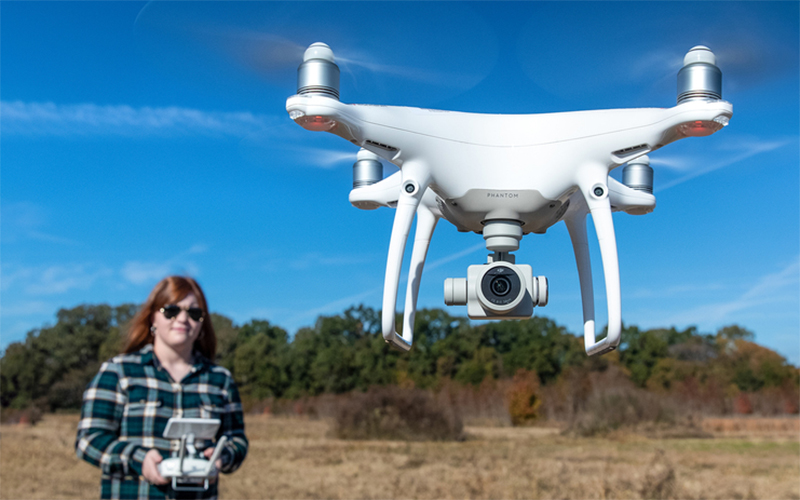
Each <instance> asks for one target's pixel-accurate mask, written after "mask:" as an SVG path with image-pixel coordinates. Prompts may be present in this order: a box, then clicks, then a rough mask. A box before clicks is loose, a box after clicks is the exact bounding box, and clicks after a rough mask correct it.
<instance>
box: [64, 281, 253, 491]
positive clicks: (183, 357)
mask: <svg viewBox="0 0 800 500" xmlns="http://www.w3.org/2000/svg"><path fill="white" fill-rule="evenodd" d="M216 347H217V339H216V337H215V335H214V327H213V326H212V325H211V318H210V317H209V313H208V306H207V305H206V299H205V296H204V295H203V291H202V290H201V289H200V286H199V285H198V284H197V282H195V281H194V280H193V279H192V278H184V277H178V276H171V277H168V278H165V279H163V280H161V282H159V283H158V284H157V285H156V286H155V288H154V289H153V291H152V292H151V293H150V296H149V297H148V298H147V301H146V302H145V303H144V305H142V308H141V309H140V310H139V312H138V313H137V314H136V316H135V317H134V318H133V320H132V324H131V327H130V330H129V331H128V337H127V343H126V346H125V349H124V352H123V354H120V355H118V356H115V357H114V358H112V359H111V360H109V361H107V362H105V363H103V365H102V366H101V367H100V372H99V373H98V374H97V375H96V376H95V377H94V379H93V380H92V382H91V383H90V384H89V386H88V387H87V389H86V392H85V393H84V395H83V409H82V411H81V420H80V422H79V424H78V438H77V441H76V443H75V449H76V452H77V454H78V457H80V458H82V459H84V460H86V461H87V462H89V463H90V464H92V465H96V466H98V467H100V469H101V470H102V480H101V498H137V499H142V498H172V497H186V496H187V495H188V496H189V497H197V498H214V497H216V496H217V484H216V481H211V484H209V487H208V489H207V490H205V491H201V492H190V493H187V492H183V491H178V492H176V491H174V490H173V489H172V484H171V481H170V480H169V479H165V478H164V477H162V476H161V475H160V474H159V471H158V464H159V463H160V462H161V461H162V460H163V459H164V458H168V457H170V456H171V452H170V441H169V440H167V439H164V438H163V434H164V427H165V426H166V424H167V421H168V420H169V419H170V418H171V417H187V418H192V417H194V418H218V419H219V420H220V421H221V425H220V428H219V431H218V432H217V436H216V439H215V441H214V442H215V443H216V441H218V440H219V439H220V438H221V437H222V436H223V435H224V436H227V439H228V440H227V443H226V444H225V447H224V448H223V451H222V454H221V456H220V458H219V459H218V460H217V463H216V465H217V469H218V470H221V471H222V472H224V473H230V472H233V471H235V470H236V469H237V468H238V467H239V465H241V463H242V460H244V457H245V455H246V454H247V445H248V443H247V438H246V437H245V435H244V419H243V416H242V405H241V401H240V399H239V392H238V390H237V388H236V384H235V383H234V381H233V378H232V377H231V374H230V372H229V371H228V370H226V369H225V368H222V367H219V366H216V365H215V364H214V363H212V360H213V359H214V355H215V352H216ZM211 444H212V443H211V442H208V443H207V445H211ZM212 452H213V446H209V447H208V448H206V449H205V451H204V454H205V456H206V458H208V457H209V456H210V455H211V453H212Z"/></svg>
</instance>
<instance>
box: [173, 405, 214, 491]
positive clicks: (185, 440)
mask: <svg viewBox="0 0 800 500" xmlns="http://www.w3.org/2000/svg"><path fill="white" fill-rule="evenodd" d="M219 426H220V421H219V419H208V418H179V417H173V418H170V419H169V420H168V421H167V427H166V428H165V429H164V437H165V438H167V439H170V440H172V443H173V446H172V457H170V458H167V459H165V460H162V461H161V463H159V464H158V472H159V474H161V476H162V477H164V478H171V479H172V489H173V490H175V491H205V490H207V489H208V481H209V479H210V478H211V477H214V476H216V475H218V474H219V471H218V470H217V467H216V466H215V465H214V464H215V462H216V461H217V459H218V458H219V457H220V455H221V453H222V449H223V447H224V446H225V442H226V441H227V439H228V438H227V437H226V436H222V437H221V438H220V439H219V441H218V442H217V446H216V447H215V448H214V453H212V455H211V457H209V459H208V460H206V459H205V458H203V456H202V454H201V451H202V450H198V449H197V447H196V441H198V440H201V441H202V440H206V439H213V438H214V437H215V436H216V435H217V429H219Z"/></svg>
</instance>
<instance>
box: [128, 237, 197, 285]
mask: <svg viewBox="0 0 800 500" xmlns="http://www.w3.org/2000/svg"><path fill="white" fill-rule="evenodd" d="M207 250H208V247H207V246H206V245H203V244H196V245H192V246H191V247H190V248H189V249H187V250H186V251H184V252H181V253H179V254H178V255H176V256H174V257H172V258H169V259H166V260H159V261H139V260H131V261H128V262H126V263H125V264H124V265H123V266H122V269H121V270H120V274H122V277H123V278H124V279H125V280H126V281H128V282H129V283H132V284H134V285H143V284H146V283H156V282H157V281H159V280H160V279H162V278H164V277H165V276H169V275H170V274H176V273H179V274H188V275H191V276H197V275H198V274H199V271H200V270H199V268H198V266H197V265H196V264H195V263H194V262H192V261H191V260H187V257H188V256H189V255H197V254H201V253H205V252H206V251H207Z"/></svg>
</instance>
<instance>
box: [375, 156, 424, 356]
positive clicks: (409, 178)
mask: <svg viewBox="0 0 800 500" xmlns="http://www.w3.org/2000/svg"><path fill="white" fill-rule="evenodd" d="M401 172H402V174H403V182H402V184H401V187H400V196H399V198H398V200H397V211H396V212H395V215H394V224H393V225H392V237H391V240H390V241H389V255H388V257H387V260H386V277H385V280H384V284H383V315H382V320H381V326H382V330H383V338H384V340H386V342H387V343H390V344H392V345H394V346H395V347H398V348H400V349H402V350H404V351H407V350H409V349H411V338H412V337H411V336H412V332H405V333H406V335H407V336H408V340H406V339H405V338H403V336H401V335H398V334H397V332H396V331H395V321H394V313H395V309H396V307H397V289H398V287H399V285H400V271H401V269H402V265H403V253H404V251H405V246H406V242H407V241H408V233H409V231H410V230H411V223H412V221H413V220H414V214H415V213H416V212H417V207H419V206H420V202H421V201H422V197H423V195H424V193H425V190H426V189H427V188H428V184H429V183H430V174H429V172H428V169H427V168H426V167H425V166H423V165H422V164H420V163H417V162H407V163H406V164H405V165H403V169H402V170H401ZM425 251H426V252H427V246H426V248H425ZM423 257H424V255H423Z"/></svg>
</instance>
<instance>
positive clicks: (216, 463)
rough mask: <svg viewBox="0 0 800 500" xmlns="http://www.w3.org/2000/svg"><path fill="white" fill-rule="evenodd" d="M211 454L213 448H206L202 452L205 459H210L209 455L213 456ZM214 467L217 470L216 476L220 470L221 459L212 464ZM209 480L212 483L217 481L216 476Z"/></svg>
mask: <svg viewBox="0 0 800 500" xmlns="http://www.w3.org/2000/svg"><path fill="white" fill-rule="evenodd" d="M213 454H214V448H213V447H212V448H206V449H205V450H203V455H205V456H206V458H211V455H213ZM214 467H216V468H217V474H219V471H220V469H222V459H221V458H218V459H217V460H216V461H215V462H214ZM209 480H210V481H211V482H212V483H213V482H214V481H216V480H217V476H214V477H210V478H209Z"/></svg>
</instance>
